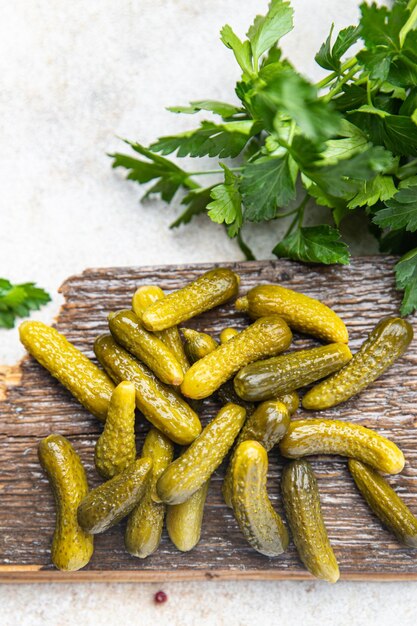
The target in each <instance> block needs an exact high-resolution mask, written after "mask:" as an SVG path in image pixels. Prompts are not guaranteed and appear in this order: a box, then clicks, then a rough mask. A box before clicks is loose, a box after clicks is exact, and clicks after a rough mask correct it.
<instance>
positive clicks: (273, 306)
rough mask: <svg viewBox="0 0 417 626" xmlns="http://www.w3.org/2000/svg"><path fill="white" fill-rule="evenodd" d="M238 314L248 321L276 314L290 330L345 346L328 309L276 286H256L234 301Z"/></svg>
mask: <svg viewBox="0 0 417 626" xmlns="http://www.w3.org/2000/svg"><path fill="white" fill-rule="evenodd" d="M236 308H237V309H238V310H239V311H247V312H248V313H249V315H250V316H251V317H252V318H258V317H264V316H265V315H279V316H280V317H282V318H283V319H284V320H285V321H286V322H287V324H288V326H289V327H290V328H292V329H293V330H297V331H298V332H300V333H305V334H306V335H312V336H313V337H317V338H318V339H321V340H322V341H327V342H329V343H347V342H348V338H349V337H348V331H347V329H346V326H345V324H344V323H343V321H342V320H341V319H340V317H339V316H338V315H337V314H336V313H335V312H334V311H333V310H332V309H330V308H329V307H328V306H326V305H325V304H323V303H322V302H320V301H319V300H315V299H314V298H310V297H309V296H306V295H304V294H303V293H298V292H297V291H293V290H292V289H286V288H285V287H281V286H280V285H259V286H258V287H254V288H253V289H251V290H250V291H249V292H248V293H247V294H246V296H243V297H242V298H239V299H238V300H237V301H236Z"/></svg>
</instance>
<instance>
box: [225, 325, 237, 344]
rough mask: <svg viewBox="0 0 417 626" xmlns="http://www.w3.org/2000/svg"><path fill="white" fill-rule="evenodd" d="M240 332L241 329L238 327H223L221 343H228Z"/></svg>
mask: <svg viewBox="0 0 417 626" xmlns="http://www.w3.org/2000/svg"><path fill="white" fill-rule="evenodd" d="M238 334H239V331H238V330H237V329H236V328H231V327H230V328H223V330H222V332H221V333H220V343H227V342H228V341H230V340H231V339H233V337H236V335H238Z"/></svg>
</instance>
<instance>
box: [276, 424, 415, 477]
mask: <svg viewBox="0 0 417 626" xmlns="http://www.w3.org/2000/svg"><path fill="white" fill-rule="evenodd" d="M279 448H280V451H281V454H282V456H285V457H287V458H289V459H297V458H299V457H303V456H310V455H313V454H339V455H341V456H347V457H350V458H354V459H357V460H358V461H363V463H367V464H368V465H371V466H372V467H374V468H375V469H377V470H379V471H380V472H384V473H386V474H398V473H399V472H401V470H402V469H403V467H404V462H405V461H404V455H403V453H402V452H401V450H400V449H399V448H398V447H397V446H396V445H395V443H393V442H392V441H390V440H389V439H386V438H385V437H382V435H379V434H378V433H376V432H375V431H374V430H371V429H370V428H365V427H364V426H360V425H359V424H351V423H349V422H342V421H340V420H325V419H317V418H314V419H308V420H294V421H292V422H291V423H290V426H289V428H288V430H287V432H286V434H285V435H284V437H283V439H281V441H280V444H279Z"/></svg>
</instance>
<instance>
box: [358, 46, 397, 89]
mask: <svg viewBox="0 0 417 626" xmlns="http://www.w3.org/2000/svg"><path fill="white" fill-rule="evenodd" d="M357 59H358V61H359V62H360V63H361V64H362V65H363V66H364V67H365V68H366V69H367V70H368V72H369V75H370V78H372V79H373V80H380V81H385V80H387V78H388V76H389V73H390V68H391V61H392V58H391V55H390V54H387V50H386V48H385V47H384V46H380V47H377V48H376V49H375V50H361V51H360V52H359V53H358V55H357Z"/></svg>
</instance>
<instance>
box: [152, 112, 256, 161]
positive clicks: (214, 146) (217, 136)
mask: <svg viewBox="0 0 417 626" xmlns="http://www.w3.org/2000/svg"><path fill="white" fill-rule="evenodd" d="M256 132H257V124H256V122H254V121H253V120H244V121H239V122H224V123H223V124H214V123H213V122H202V123H201V126H200V128H197V129H196V130H190V131H186V132H185V133H181V134H180V135H171V136H168V137H161V138H160V139H158V141H156V142H155V143H154V144H152V145H151V149H152V150H153V151H154V152H161V153H162V154H164V155H166V154H172V153H173V152H176V153H177V156H179V157H185V156H188V155H189V156H191V157H202V156H210V157H215V156H218V157H220V158H227V157H236V156H237V155H238V154H240V152H242V150H243V148H244V147H245V145H246V144H247V142H248V141H249V139H250V138H251V137H252V136H253V135H254V134H256Z"/></svg>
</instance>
